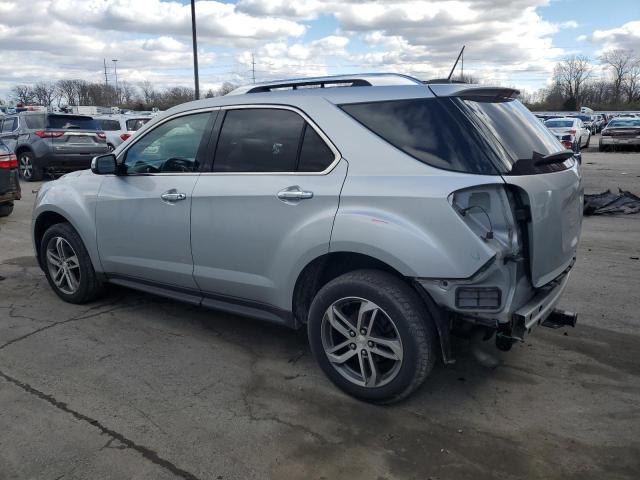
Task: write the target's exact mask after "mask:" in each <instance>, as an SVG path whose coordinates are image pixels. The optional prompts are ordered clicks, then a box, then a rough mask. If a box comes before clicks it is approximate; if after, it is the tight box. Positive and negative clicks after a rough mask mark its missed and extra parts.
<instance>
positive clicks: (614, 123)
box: [607, 119, 640, 128]
mask: <svg viewBox="0 0 640 480" xmlns="http://www.w3.org/2000/svg"><path fill="white" fill-rule="evenodd" d="M615 127H640V120H631V119H630V120H611V121H610V122H609V125H608V126H607V128H615Z"/></svg>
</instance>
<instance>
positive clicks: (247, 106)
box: [117, 103, 342, 176]
mask: <svg viewBox="0 0 640 480" xmlns="http://www.w3.org/2000/svg"><path fill="white" fill-rule="evenodd" d="M253 108H269V109H276V110H290V111H292V112H295V113H297V114H298V115H300V116H301V117H302V119H303V120H304V121H305V122H307V124H309V125H310V126H311V128H313V129H314V130H315V132H316V133H317V134H318V135H319V136H320V138H321V139H322V141H324V143H325V144H326V145H327V146H328V147H329V150H331V152H332V153H333V155H334V159H333V162H331V164H330V165H329V166H328V167H327V168H325V169H324V170H322V171H321V172H295V171H294V172H184V173H180V172H163V173H142V174H140V173H137V174H132V175H131V176H139V175H143V176H149V175H164V176H166V175H207V176H211V175H216V176H229V175H288V176H291V175H298V176H303V175H304V176H306V175H327V174H329V173H331V171H332V170H333V169H334V168H335V167H336V165H338V162H340V160H341V159H342V155H341V154H340V151H339V150H338V148H337V147H336V146H335V145H334V144H333V142H332V141H331V140H330V139H329V137H327V135H325V133H324V132H323V131H322V130H321V129H320V127H318V125H316V123H315V122H314V121H313V120H311V118H309V116H308V115H307V114H306V113H305V112H304V111H302V110H301V109H299V108H297V107H294V106H291V105H281V104H262V103H261V104H239V105H223V106H216V107H206V108H199V109H195V110H187V111H184V112H179V113H176V114H174V115H171V116H170V117H167V118H165V119H163V120H161V121H159V122H158V123H157V124H155V125H153V127H151V128H150V129H149V131H147V132H144V135H141V136H140V137H138V138H136V139H135V140H133V141H132V143H131V145H128V146H127V148H126V149H124V150H123V151H122V152H120V154H119V155H118V157H117V158H118V160H120V159H121V158H122V160H123V161H124V158H125V157H126V154H127V152H128V151H129V149H130V148H131V147H133V146H134V145H135V144H136V142H138V141H139V140H140V139H141V138H144V137H145V136H146V135H147V134H148V133H150V132H152V131H153V130H155V129H156V128H157V127H159V126H160V125H162V124H164V123H166V122H168V121H170V120H173V119H175V118H178V117H183V116H185V115H192V114H196V113H203V112H214V111H216V110H224V111H226V110H243V109H253ZM220 133H222V126H221V129H220ZM214 162H215V152H214Z"/></svg>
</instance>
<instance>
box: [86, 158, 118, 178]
mask: <svg viewBox="0 0 640 480" xmlns="http://www.w3.org/2000/svg"><path fill="white" fill-rule="evenodd" d="M116 170H117V162H116V156H115V155H114V154H113V153H107V154H105V155H98V156H97V157H93V160H91V171H92V172H93V173H95V174H96V175H109V174H114V173H116Z"/></svg>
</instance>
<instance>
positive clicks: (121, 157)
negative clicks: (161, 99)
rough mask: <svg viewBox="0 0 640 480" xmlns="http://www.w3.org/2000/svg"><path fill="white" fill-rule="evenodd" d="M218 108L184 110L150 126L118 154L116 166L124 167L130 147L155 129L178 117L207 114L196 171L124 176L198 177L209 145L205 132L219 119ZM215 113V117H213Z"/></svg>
mask: <svg viewBox="0 0 640 480" xmlns="http://www.w3.org/2000/svg"><path fill="white" fill-rule="evenodd" d="M219 111H220V108H219V107H207V108H198V109H195V110H186V111H184V112H179V113H176V114H175V115H171V116H169V117H167V118H163V119H162V120H160V121H159V122H158V123H156V124H154V125H152V126H151V127H150V128H149V129H147V131H145V132H144V133H143V134H141V135H139V136H136V137H135V138H134V139H133V140H132V141H131V144H130V145H127V148H125V149H124V150H123V151H122V152H120V154H119V155H118V156H117V157H116V161H117V164H118V165H124V162H125V159H126V158H127V153H128V152H129V149H130V148H131V147H133V146H134V145H135V144H136V143H138V142H139V141H140V140H141V139H143V138H144V137H146V136H147V135H148V134H149V133H151V132H153V131H154V130H155V129H156V128H158V127H160V126H161V125H164V124H165V123H167V122H170V121H171V120H175V119H176V118H180V117H186V116H187V115H197V114H199V113H209V119H208V120H207V125H206V127H205V133H204V134H203V135H202V138H201V139H200V145H199V146H198V151H197V153H196V160H197V161H198V164H199V165H198V170H196V171H193V172H157V173H127V174H126V176H128V177H139V176H143V177H147V176H151V175H158V176H174V175H181V176H185V175H200V174H201V173H203V166H204V164H205V163H207V162H206V158H207V157H206V152H207V145H208V143H209V138H210V137H209V136H208V135H207V131H211V130H212V129H213V126H214V123H215V122H216V119H217V117H220V114H219ZM214 113H215V115H214ZM151 121H153V119H152V120H150V121H149V122H147V123H146V124H145V125H143V126H142V127H140V128H141V129H142V128H144V127H146V126H147V125H148V124H149V123H150V122H151ZM203 157H204V158H203Z"/></svg>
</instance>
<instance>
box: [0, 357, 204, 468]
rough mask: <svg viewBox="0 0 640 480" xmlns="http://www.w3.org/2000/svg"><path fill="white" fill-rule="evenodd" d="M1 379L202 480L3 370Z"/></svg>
mask: <svg viewBox="0 0 640 480" xmlns="http://www.w3.org/2000/svg"><path fill="white" fill-rule="evenodd" d="M0 378H4V379H5V380H6V381H7V382H9V383H11V384H13V385H15V386H16V387H18V388H20V389H22V390H23V391H25V392H27V393H28V394H30V395H34V396H35V397H37V398H39V399H41V400H44V401H45V402H47V403H49V404H50V405H53V406H54V407H55V408H57V409H59V410H62V411H63V412H65V413H68V414H70V415H72V416H73V417H74V418H76V419H77V420H80V421H82V422H85V423H88V424H89V425H92V426H93V427H96V428H97V429H98V430H100V432H101V433H103V434H105V435H108V436H110V437H111V439H112V440H117V441H118V442H120V443H121V444H122V445H124V446H125V447H126V448H130V449H132V450H135V451H136V452H138V453H139V454H141V455H142V456H143V457H144V458H146V459H147V460H149V461H150V462H151V463H153V464H155V465H158V466H160V467H162V468H164V469H165V470H168V471H169V472H171V473H173V474H174V475H176V476H177V477H180V478H183V479H185V480H200V479H199V478H198V477H196V476H195V475H194V474H193V473H191V472H188V471H186V470H183V469H182V468H180V467H178V466H177V465H175V464H174V463H172V462H170V461H169V460H167V459H165V458H162V457H161V456H160V455H158V454H157V453H156V452H155V451H153V450H151V449H150V448H148V447H145V446H144V445H140V444H138V443H136V442H134V441H133V440H130V439H129V438H127V437H125V436H124V435H123V434H121V433H119V432H116V431H115V430H112V429H110V428H109V427H107V426H105V425H103V424H102V423H100V421H99V420H96V419H94V418H91V417H89V416H87V415H85V414H83V413H80V412H78V411H76V410H73V409H72V408H70V407H69V406H68V405H67V404H66V403H64V402H61V401H60V400H57V399H56V398H55V397H54V396H53V395H49V394H47V393H44V392H42V391H40V390H38V389H36V388H34V387H32V386H31V385H29V384H28V383H25V382H21V381H20V380H18V379H16V378H14V377H12V376H10V375H7V374H6V373H4V372H3V371H2V370H0ZM110 444H111V441H109V442H107V444H106V445H105V447H107V446H110ZM103 448H104V447H103Z"/></svg>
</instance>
